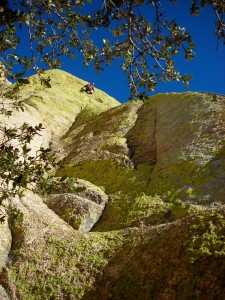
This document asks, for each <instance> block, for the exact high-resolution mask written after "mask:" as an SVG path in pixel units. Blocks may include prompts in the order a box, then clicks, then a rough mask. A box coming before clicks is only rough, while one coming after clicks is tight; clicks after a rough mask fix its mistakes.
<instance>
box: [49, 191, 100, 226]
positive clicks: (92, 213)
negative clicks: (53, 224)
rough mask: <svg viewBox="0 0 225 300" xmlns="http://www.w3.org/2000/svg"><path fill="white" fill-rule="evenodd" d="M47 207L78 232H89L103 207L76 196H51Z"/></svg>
mask: <svg viewBox="0 0 225 300" xmlns="http://www.w3.org/2000/svg"><path fill="white" fill-rule="evenodd" d="M47 205H48V207H49V208H51V209H52V210H53V211H54V212H55V213H56V214H57V215H59V216H60V217H61V218H62V219H63V220H64V221H66V222H67V223H68V224H69V225H70V226H72V227H73V228H74V229H76V230H78V231H80V232H88V231H90V230H91V228H92V227H93V225H94V224H95V223H96V222H97V221H98V219H99V218H100V216H101V215H102V211H103V209H104V206H102V205H99V204H96V203H95V202H93V201H91V200H89V199H88V198H84V197H80V196H78V195H76V194H56V195H52V196H50V197H49V199H48V201H47Z"/></svg>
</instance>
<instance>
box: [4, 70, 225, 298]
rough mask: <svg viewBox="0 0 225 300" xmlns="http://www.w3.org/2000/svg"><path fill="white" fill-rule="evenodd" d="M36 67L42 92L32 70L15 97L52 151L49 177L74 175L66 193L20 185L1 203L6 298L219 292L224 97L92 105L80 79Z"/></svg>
mask: <svg viewBox="0 0 225 300" xmlns="http://www.w3.org/2000/svg"><path fill="white" fill-rule="evenodd" d="M48 74H49V75H50V76H52V79H53V81H52V89H47V88H46V87H40V85H39V83H38V82H37V78H36V77H32V78H31V80H30V83H31V84H30V85H27V86H23V87H21V89H20V91H19V96H20V97H23V99H26V101H27V104H28V105H29V106H30V108H29V109H30V110H29V113H30V116H31V119H32V115H34V119H35V118H37V120H40V119H41V118H42V120H43V123H44V124H45V126H46V127H47V130H49V132H50V133H51V134H52V136H54V137H53V138H50V139H49V137H46V140H47V142H48V143H49V141H50V140H51V141H53V140H54V143H53V144H54V145H53V146H54V147H55V148H54V149H56V151H58V152H60V150H62V151H61V152H60V155H59V156H60V157H61V158H62V159H63V164H62V167H61V168H60V169H59V170H58V171H57V174H56V176H58V175H62V176H63V175H71V176H74V177H76V178H77V177H78V178H79V177H80V178H82V179H79V180H78V184H77V190H76V189H75V191H73V192H71V191H70V190H69V189H67V188H66V187H65V186H64V185H63V184H62V186H60V187H59V188H58V191H57V194H54V195H50V196H49V198H48V199H47V200H46V203H47V204H48V206H47V205H46V204H45V203H44V202H43V199H42V197H41V196H40V195H34V194H32V193H30V192H27V194H26V197H25V198H24V199H22V200H21V201H16V200H15V201H13V206H14V208H16V209H17V211H16V212H17V214H16V215H15V216H14V219H13V218H12V217H9V225H10V226H9V227H10V229H11V235H12V244H11V250H10V253H9V254H10V260H9V261H8V260H7V256H6V255H5V256H4V255H3V256H4V257H3V256H2V257H3V260H2V261H4V274H3V272H2V273H1V274H0V275H1V276H0V285H2V287H4V288H5V291H7V293H8V295H9V296H10V298H12V299H11V300H14V299H15V300H17V299H37V300H49V299H82V300H85V299H86V300H94V299H138V300H139V299H140V300H143V299H146V300H147V299H152V300H166V299H196V300H201V299H221V300H222V299H223V295H224V294H225V290H224V274H225V264H224V262H225V260H224V258H225V257H224V253H225V249H224V236H225V213H224V206H223V203H224V199H225V198H224V195H225V187H224V179H225V178H224V174H225V163H224V162H225V150H224V149H225V136H224V129H225V128H224V127H225V123H224V111H225V109H224V108H225V107H224V106H225V98H224V97H223V96H217V95H213V94H208V93H171V94H160V95H156V96H153V97H151V98H149V99H148V100H147V101H145V102H144V103H143V102H141V101H135V102H129V103H126V104H124V105H120V106H118V107H115V108H110V107H112V106H116V105H117V104H116V103H113V104H112V103H111V102H110V101H109V102H110V103H111V104H109V103H108V102H107V103H108V104H106V105H103V107H102V108H101V109H102V110H101V109H100V110H99V107H101V105H102V104H104V103H103V102H104V94H103V93H101V92H100V91H98V92H97V93H96V94H94V95H92V96H94V97H93V98H88V97H90V96H87V95H85V94H81V95H80V93H79V88H80V87H81V85H82V81H79V80H77V79H74V78H72V77H70V76H67V75H66V74H64V73H60V71H56V72H55V71H51V72H49V73H48ZM59 74H63V78H61V81H60V80H58V79H57V76H58V75H59ZM64 75H65V77H64ZM56 79H57V80H56ZM66 82H69V83H70V85H68V86H67V88H66V94H67V96H68V97H67V96H65V98H64V96H63V93H64V92H63V85H64V84H66ZM71 88H74V90H73V91H72V90H71ZM57 93H58V94H57ZM73 94H76V97H77V98H79V97H78V96H80V97H81V98H79V99H78V102H79V101H81V102H79V104H78V106H76V107H73V100H74V99H75V98H73V96H72V95H73ZM48 97H49V98H48ZM98 97H99V98H98ZM101 97H102V98H101ZM62 99H64V100H62ZM71 99H72V102H71ZM47 100H49V103H48V101H47ZM61 100H62V101H61ZM86 100H87V101H89V100H93V103H91V101H90V103H89V102H88V103H87V102H85V101H86ZM74 101H75V100H74ZM63 103H64V104H65V105H64V104H63ZM95 104H96V106H95ZM98 105H99V106H98ZM110 105H112V106H110ZM70 106H72V107H73V108H72V109H74V110H72V111H71V110H70ZM107 108H110V109H109V110H107ZM100 111H101V112H102V113H99V112H100ZM103 111H104V112H103ZM75 117H76V118H75ZM74 118H75V121H74ZM73 121H74V123H73ZM60 122H62V127H61V128H59V127H60V125H61V123H60ZM54 130H56V133H53V131H54ZM62 135H63V137H62ZM104 206H105V208H104ZM49 207H51V208H52V209H50V208H49ZM103 208H104V209H103ZM21 213H22V214H21ZM100 215H101V218H100V219H99V220H98V221H97V219H98V218H99V216H100ZM9 216H10V211H9ZM96 221H97V223H96V224H95V226H94V228H92V225H93V224H94V223H95V222H96ZM68 223H69V224H70V225H72V226H73V227H74V228H77V229H78V230H79V231H80V232H79V231H77V230H75V229H74V228H72V226H70V225H69V224H68ZM1 230H2V228H1V227H0V232H1ZM4 230H6V228H5V229H4ZM4 230H3V234H4V235H5V231H4ZM7 230H8V229H7ZM84 231H90V232H84ZM9 237H10V234H9ZM0 239H1V237H0ZM6 248H7V247H6ZM7 249H8V248H7ZM2 253H3V252H2ZM4 253H6V252H4ZM6 262H7V264H6ZM5 264H6V265H5ZM3 275H4V276H3ZM1 292H2V295H4V296H5V293H4V290H2V291H0V293H1ZM0 295H1V294H0ZM6 299H7V298H6Z"/></svg>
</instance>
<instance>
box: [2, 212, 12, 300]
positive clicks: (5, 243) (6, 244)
mask: <svg viewBox="0 0 225 300" xmlns="http://www.w3.org/2000/svg"><path fill="white" fill-rule="evenodd" d="M2 216H6V218H5V221H4V222H2V223H1V222H0V273H1V271H2V268H3V267H5V266H6V264H7V262H8V254H9V251H10V247H11V239H12V237H11V232H10V229H9V226H8V220H7V214H6V212H5V210H4V209H3V208H2V207H0V217H2ZM0 299H1V298H0Z"/></svg>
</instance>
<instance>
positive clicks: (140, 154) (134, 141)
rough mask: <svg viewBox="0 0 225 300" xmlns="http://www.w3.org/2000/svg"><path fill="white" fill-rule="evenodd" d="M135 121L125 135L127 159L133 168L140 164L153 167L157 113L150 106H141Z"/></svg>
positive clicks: (155, 153)
mask: <svg viewBox="0 0 225 300" xmlns="http://www.w3.org/2000/svg"><path fill="white" fill-rule="evenodd" d="M137 115H138V118H137V121H136V123H135V125H134V126H133V127H132V128H131V129H130V130H129V131H128V132H127V134H126V136H125V137H126V143H127V147H128V149H129V158H130V160H131V161H132V163H133V164H134V168H135V169H137V167H138V166H139V165H140V164H147V165H149V166H151V167H154V166H155V164H156V161H157V145H156V130H157V111H156V108H153V107H152V106H151V105H150V104H147V105H142V106H141V107H140V108H139V109H138V111H137Z"/></svg>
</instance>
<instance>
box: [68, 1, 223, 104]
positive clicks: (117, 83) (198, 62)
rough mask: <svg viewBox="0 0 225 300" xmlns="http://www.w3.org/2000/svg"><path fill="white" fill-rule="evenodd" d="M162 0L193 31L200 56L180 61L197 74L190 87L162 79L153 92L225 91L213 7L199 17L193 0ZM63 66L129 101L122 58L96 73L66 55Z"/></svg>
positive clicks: (169, 12) (184, 68) (183, 70)
mask: <svg viewBox="0 0 225 300" xmlns="http://www.w3.org/2000/svg"><path fill="white" fill-rule="evenodd" d="M162 2H163V3H166V6H165V13H166V14H167V15H168V16H169V17H170V18H171V19H176V20H177V23H178V24H179V25H181V26H183V27H186V28H187V29H188V31H189V32H190V34H191V36H192V38H193V41H194V44H195V53H196V57H195V58H194V59H193V60H192V61H186V60H185V59H179V60H178V61H177V67H178V69H179V70H180V73H181V74H183V73H187V74H189V75H192V76H193V79H192V80H191V81H190V85H189V88H186V87H185V86H184V84H182V83H181V82H171V83H159V84H158V86H157V89H156V90H155V92H153V93H150V95H153V94H157V93H164V92H183V91H205V92H214V93H219V94H225V46H224V44H223V43H222V41H221V42H220V44H219V51H218V50H217V39H216V35H215V34H214V29H215V28H214V22H215V15H214V13H213V12H212V10H210V9H208V8H206V9H204V10H202V11H201V13H200V15H199V16H198V17H196V16H192V15H191V14H190V12H189V8H190V1H186V0H185V1H178V3H177V4H174V3H168V1H162ZM96 34H99V33H98V32H96ZM62 69H63V70H65V71H68V72H70V73H71V74H73V75H75V76H77V77H79V78H82V79H84V80H86V81H91V82H95V86H96V87H97V88H100V89H102V90H104V91H105V92H106V93H108V94H110V95H111V96H113V97H115V98H116V99H117V100H119V101H120V102H125V101H127V99H128V97H129V89H128V86H127V80H126V75H125V74H124V73H123V71H122V70H121V69H120V67H119V62H114V63H113V64H112V65H111V66H110V67H107V69H105V71H103V72H101V73H99V74H96V72H95V70H93V69H92V68H86V67H84V66H83V65H82V64H81V62H80V61H79V60H75V61H71V60H68V59H65V60H64V61H63V66H62Z"/></svg>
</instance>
